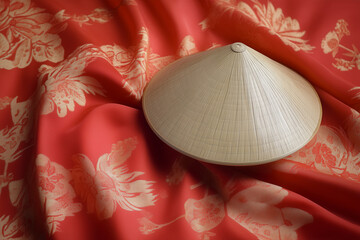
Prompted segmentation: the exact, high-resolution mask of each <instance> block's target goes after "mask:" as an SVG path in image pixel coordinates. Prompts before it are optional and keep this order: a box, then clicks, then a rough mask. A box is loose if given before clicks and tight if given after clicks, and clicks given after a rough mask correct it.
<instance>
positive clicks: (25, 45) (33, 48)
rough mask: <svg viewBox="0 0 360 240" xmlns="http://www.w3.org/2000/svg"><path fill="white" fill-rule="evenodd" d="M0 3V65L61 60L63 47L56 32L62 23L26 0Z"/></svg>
mask: <svg viewBox="0 0 360 240" xmlns="http://www.w3.org/2000/svg"><path fill="white" fill-rule="evenodd" d="M0 4H1V6H0V69H1V68H4V69H13V68H25V67H27V66H28V65H29V64H30V63H31V61H32V60H33V59H34V60H35V61H37V62H44V61H50V62H54V63H56V62H60V61H62V60H63V58H64V48H63V46H62V45H61V39H60V37H59V35H58V34H57V33H59V32H60V31H62V30H63V29H64V28H65V27H66V25H63V24H62V23H60V22H57V20H56V19H55V18H54V17H53V15H51V14H49V13H46V12H45V10H44V9H42V8H38V7H35V6H34V4H33V3H32V2H31V1H30V0H10V1H9V2H8V3H6V2H5V1H1V3H0Z"/></svg>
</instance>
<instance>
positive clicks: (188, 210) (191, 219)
mask: <svg viewBox="0 0 360 240" xmlns="http://www.w3.org/2000/svg"><path fill="white" fill-rule="evenodd" d="M184 209H185V214H183V215H180V216H178V217H177V218H175V219H173V220H171V221H169V222H166V223H163V224H157V223H154V222H153V221H151V220H150V219H149V218H148V217H143V218H140V219H138V221H139V224H140V227H139V231H140V232H141V233H142V234H146V235H148V234H152V233H154V232H155V231H157V230H159V229H161V228H164V227H166V226H168V225H170V224H172V223H174V222H176V221H178V220H180V219H182V218H185V220H186V221H187V222H188V223H189V224H190V227H191V228H192V229H193V230H194V231H195V232H197V233H198V234H199V239H203V240H205V239H206V240H209V239H210V238H211V237H213V236H216V234H215V233H212V232H210V230H212V229H214V228H215V227H217V226H218V225H219V224H220V223H221V222H222V221H223V219H224V217H225V207H224V201H223V199H222V198H221V196H219V195H216V194H213V195H207V194H206V195H205V196H204V197H203V198H202V199H193V198H189V199H187V200H186V202H185V204H184Z"/></svg>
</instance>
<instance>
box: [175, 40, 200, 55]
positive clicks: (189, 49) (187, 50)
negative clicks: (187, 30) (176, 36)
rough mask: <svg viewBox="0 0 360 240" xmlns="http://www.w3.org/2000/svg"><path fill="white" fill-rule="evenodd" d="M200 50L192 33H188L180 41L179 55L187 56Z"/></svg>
mask: <svg viewBox="0 0 360 240" xmlns="http://www.w3.org/2000/svg"><path fill="white" fill-rule="evenodd" d="M198 51H199V50H198V49H197V47H196V45H195V40H194V38H193V37H192V36H191V35H187V36H185V37H184V38H183V40H182V41H181V43H180V47H179V52H178V55H179V56H180V57H185V56H188V55H191V54H194V53H197V52H198Z"/></svg>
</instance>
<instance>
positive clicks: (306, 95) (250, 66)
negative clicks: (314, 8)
mask: <svg viewBox="0 0 360 240" xmlns="http://www.w3.org/2000/svg"><path fill="white" fill-rule="evenodd" d="M143 109H144V113H145V116H146V119H147V121H148V123H149V125H150V127H151V128H152V130H153V131H154V132H155V133H156V134H157V135H158V136H159V137H160V138H161V139H162V140H163V141H164V142H165V143H167V144H168V145H169V146H171V147H173V148H174V149H176V150H178V151H180V152H182V153H183V154H185V155H188V156H190V157H192V158H195V159H198V160H202V161H206V162H211V163H217V164H224V165H256V164H261V163H266V162H270V161H275V160H278V159H281V158H283V157H285V156H287V155H289V154H291V153H293V152H295V151H297V150H298V149H300V148H301V147H303V146H304V145H305V144H306V143H308V142H309V141H310V140H311V139H312V137H313V136H314V134H315V133H316V131H317V129H318V127H319V125H320V122H321V117H322V110H321V109H322V108H321V103H320V100H319V97H318V95H317V93H316V91H315V90H314V88H313V87H312V86H311V85H310V84H309V83H308V82H307V81H306V80H305V79H304V78H303V77H302V76H300V75H299V74H297V73H295V72H294V71H293V70H291V69H289V68H287V67H285V66H284V65H282V64H280V63H278V62H275V61H274V60H272V59H270V58H268V57H266V56H265V55H263V54H261V53H259V52H257V51H255V50H254V49H252V48H250V47H248V46H246V45H244V44H242V43H234V44H232V45H227V46H224V47H220V48H216V49H212V50H208V51H205V52H201V53H197V54H194V55H191V56H188V57H184V58H182V59H180V60H178V61H176V62H174V63H172V64H170V65H169V66H167V67H165V68H164V69H162V70H161V71H160V72H159V73H158V74H156V75H155V77H154V78H153V79H152V80H151V81H150V83H149V84H148V86H147V88H146V90H145V93H144V96H143Z"/></svg>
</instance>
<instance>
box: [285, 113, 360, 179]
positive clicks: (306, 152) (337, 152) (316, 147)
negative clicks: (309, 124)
mask: <svg viewBox="0 0 360 240" xmlns="http://www.w3.org/2000/svg"><path fill="white" fill-rule="evenodd" d="M357 118H358V117H356V118H354V119H353V120H352V121H350V122H349V124H348V129H349V134H351V135H353V136H354V135H355V134H358V131H355V128H358V122H357ZM351 135H350V136H351ZM356 149H357V148H356V146H355V147H354V146H353V145H351V144H350V142H349V140H348V139H347V137H346V134H345V132H344V131H343V130H340V129H338V128H334V127H328V126H321V127H320V129H319V131H318V133H317V134H316V136H315V137H314V139H313V140H312V141H311V142H309V143H308V144H307V145H306V146H305V147H304V148H302V149H300V150H299V151H297V152H296V153H294V154H292V155H290V156H288V157H286V158H285V159H287V160H292V161H296V162H300V163H303V164H305V165H307V166H309V167H311V168H313V169H316V170H317V171H320V172H322V173H326V174H330V175H337V176H341V177H343V178H347V179H351V180H355V181H360V155H359V153H358V150H356Z"/></svg>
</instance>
